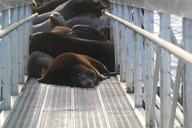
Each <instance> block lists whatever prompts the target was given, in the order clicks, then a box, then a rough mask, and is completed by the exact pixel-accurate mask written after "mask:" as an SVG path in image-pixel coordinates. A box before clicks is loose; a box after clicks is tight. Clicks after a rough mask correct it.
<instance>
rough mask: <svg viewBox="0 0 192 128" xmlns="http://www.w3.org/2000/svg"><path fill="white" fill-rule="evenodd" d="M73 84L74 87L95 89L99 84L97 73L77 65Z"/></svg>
mask: <svg viewBox="0 0 192 128" xmlns="http://www.w3.org/2000/svg"><path fill="white" fill-rule="evenodd" d="M73 71H74V72H73V77H72V83H73V85H74V86H77V87H83V88H90V87H91V88H93V87H95V86H96V85H97V84H98V79H97V75H96V72H95V71H94V70H92V69H90V68H88V67H86V66H84V65H77V66H75V67H74V69H73Z"/></svg>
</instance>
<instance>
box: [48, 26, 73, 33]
mask: <svg viewBox="0 0 192 128" xmlns="http://www.w3.org/2000/svg"><path fill="white" fill-rule="evenodd" d="M51 32H53V33H58V34H61V35H66V34H68V33H70V32H72V29H71V28H68V27H63V26H55V27H54V28H53V29H52V30H51Z"/></svg>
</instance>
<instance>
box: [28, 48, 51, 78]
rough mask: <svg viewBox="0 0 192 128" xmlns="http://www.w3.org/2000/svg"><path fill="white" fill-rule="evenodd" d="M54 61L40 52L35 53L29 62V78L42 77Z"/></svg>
mask: <svg viewBox="0 0 192 128" xmlns="http://www.w3.org/2000/svg"><path fill="white" fill-rule="evenodd" d="M52 60H53V57H52V56H50V55H48V54H46V53H43V52H39V51H35V52H33V53H32V54H31V55H30V57H29V60H28V76H29V77H36V78H38V77H41V75H42V73H43V71H45V70H46V69H47V68H48V65H49V64H50V62H51V61H52Z"/></svg>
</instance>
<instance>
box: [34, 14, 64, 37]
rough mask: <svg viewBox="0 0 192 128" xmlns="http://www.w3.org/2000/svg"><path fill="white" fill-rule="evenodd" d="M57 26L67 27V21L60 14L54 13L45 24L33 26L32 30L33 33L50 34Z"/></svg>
mask: <svg viewBox="0 0 192 128" xmlns="http://www.w3.org/2000/svg"><path fill="white" fill-rule="evenodd" d="M55 26H66V23H65V19H64V18H63V16H62V15H61V14H60V13H58V12H52V13H51V15H50V16H49V19H48V20H46V21H44V22H43V23H40V24H36V25H33V27H32V30H33V33H36V32H49V31H51V30H52V29H53V28H54V27H55Z"/></svg>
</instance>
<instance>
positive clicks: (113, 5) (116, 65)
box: [112, 3, 120, 71]
mask: <svg viewBox="0 0 192 128" xmlns="http://www.w3.org/2000/svg"><path fill="white" fill-rule="evenodd" d="M112 9H113V11H112V12H113V14H114V15H117V4H114V3H113V4H112ZM113 23H114V25H113V41H114V45H115V70H116V71H118V70H119V64H120V60H119V56H120V54H119V42H118V36H117V35H118V29H117V28H118V23H117V21H114V22H113Z"/></svg>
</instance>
